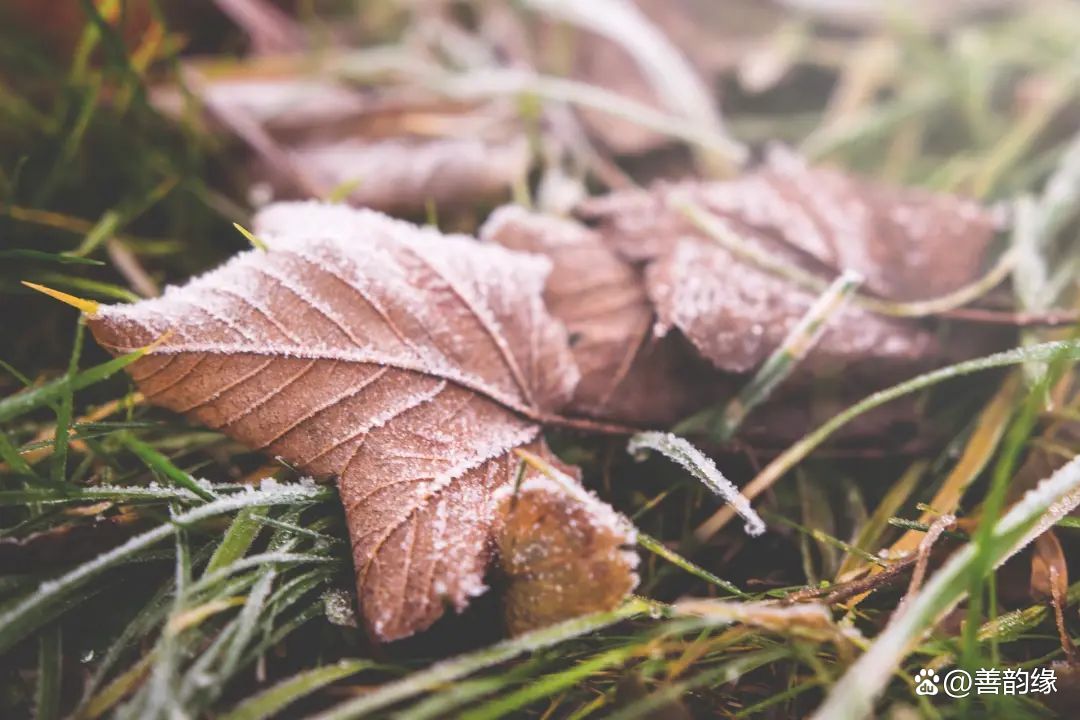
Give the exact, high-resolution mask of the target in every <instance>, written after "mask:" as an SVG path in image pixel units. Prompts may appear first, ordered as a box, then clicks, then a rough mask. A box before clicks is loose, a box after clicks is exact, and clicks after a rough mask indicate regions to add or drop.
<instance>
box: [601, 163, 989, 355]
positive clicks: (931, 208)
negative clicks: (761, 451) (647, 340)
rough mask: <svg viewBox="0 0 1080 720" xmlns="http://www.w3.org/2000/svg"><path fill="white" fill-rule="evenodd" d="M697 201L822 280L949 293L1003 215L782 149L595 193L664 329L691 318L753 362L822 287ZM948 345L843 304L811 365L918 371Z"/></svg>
mask: <svg viewBox="0 0 1080 720" xmlns="http://www.w3.org/2000/svg"><path fill="white" fill-rule="evenodd" d="M685 201H691V202H693V203H696V204H697V205H699V206H700V207H702V208H704V209H707V210H708V211H710V212H711V213H713V214H714V215H715V217H716V219H717V221H718V222H719V223H721V224H723V225H724V226H725V227H727V228H728V229H729V230H730V232H731V233H732V234H734V235H736V236H738V237H739V238H740V240H741V241H742V242H744V243H745V244H746V245H747V246H749V247H751V248H754V249H756V250H758V251H763V252H765V253H767V254H768V255H770V256H771V257H773V258H777V259H780V260H782V261H783V262H785V263H786V264H787V265H789V266H794V267H797V268H799V269H801V270H802V271H804V272H809V273H812V274H814V275H816V276H818V277H819V278H821V279H822V280H825V279H829V278H831V277H832V276H834V275H835V274H836V273H838V272H839V271H840V270H842V269H852V270H855V271H857V272H859V273H860V274H862V275H863V276H864V277H865V278H866V285H867V288H868V289H869V290H870V291H872V292H875V293H877V294H879V295H881V296H883V297H886V298H889V299H894V300H905V301H906V300H913V299H921V298H926V297H931V296H938V295H941V294H944V293H947V292H950V291H953V290H956V289H957V288H959V287H961V286H963V285H965V284H967V283H970V282H972V281H973V280H975V279H976V278H977V277H978V273H979V271H980V268H981V264H982V262H983V256H984V253H985V250H986V248H987V246H988V245H989V243H990V241H991V240H992V238H993V235H994V232H995V230H996V227H997V219H996V217H995V215H994V213H991V212H989V211H986V210H984V209H982V208H981V207H980V206H978V205H977V204H975V203H972V202H968V201H965V200H961V199H959V198H955V197H951V196H943V195H933V194H930V193H927V192H924V191H920V190H914V189H906V188H905V189H900V188H886V187H884V186H879V185H877V184H875V183H872V182H870V181H867V180H864V179H860V178H856V177H854V176H850V175H846V174H844V173H840V172H838V171H833V170H819V169H814V168H810V167H808V166H806V165H805V163H803V162H802V161H801V160H800V159H798V158H796V157H794V156H792V155H791V154H790V153H787V152H784V151H774V152H772V153H771V154H770V159H769V161H768V163H767V164H766V165H765V166H764V167H763V168H762V169H760V170H758V171H756V172H753V173H750V174H748V175H746V176H744V177H742V178H739V179H737V180H732V181H728V182H718V183H679V184H667V185H664V184H661V185H659V186H657V187H655V188H653V189H652V190H633V191H626V192H620V193H614V194H612V195H609V196H607V197H604V198H598V199H594V200H590V201H587V202H586V203H584V204H583V205H582V207H581V208H580V214H581V215H583V216H584V217H585V218H587V219H589V220H591V221H593V222H595V223H598V230H599V231H600V232H601V233H602V234H603V236H604V237H605V238H606V239H607V241H608V242H609V243H610V244H611V245H612V246H613V247H615V248H617V249H618V251H619V252H620V253H621V254H622V255H623V256H624V257H626V258H627V259H629V260H632V261H635V262H641V263H647V264H648V267H647V271H646V279H647V284H648V289H649V295H650V298H651V299H652V301H653V302H654V304H655V307H656V310H657V313H658V316H659V321H660V322H659V329H660V331H661V332H664V331H666V330H667V329H668V328H671V327H676V328H678V329H680V330H681V331H682V332H683V333H685V334H686V336H687V337H688V338H689V339H690V341H691V342H692V343H693V344H694V345H695V347H697V349H698V350H699V351H700V352H701V354H702V355H703V356H704V357H706V358H708V359H709V360H710V361H711V362H712V363H714V364H715V365H716V366H717V367H719V368H722V369H725V370H729V371H734V372H743V371H747V370H750V369H752V368H754V367H756V366H757V365H758V364H759V363H760V362H761V361H762V360H763V359H764V358H765V357H766V356H767V355H768V354H769V353H770V352H771V351H772V350H773V349H774V348H776V347H777V345H778V344H779V343H780V341H781V340H782V338H783V337H784V335H785V334H786V333H787V331H788V330H789V329H790V328H791V326H792V325H793V324H794V323H795V322H796V321H797V320H798V319H799V318H800V317H801V316H802V315H803V314H804V312H805V311H806V309H807V308H808V307H809V306H810V303H811V302H812V301H813V299H814V297H815V295H814V294H813V293H812V292H810V291H808V290H805V289H802V288H800V287H797V286H795V285H794V284H793V283H791V282H789V281H787V280H785V279H781V278H780V277H778V276H776V275H775V274H773V273H772V272H770V271H768V270H766V269H762V268H758V267H756V266H754V265H752V264H751V263H750V262H747V261H744V260H741V259H737V258H736V257H735V256H734V255H733V254H732V253H730V252H729V251H728V250H727V249H725V248H723V247H721V246H720V244H719V243H716V242H715V241H713V240H712V239H711V238H706V237H703V236H702V235H701V232H700V231H699V230H698V229H697V228H696V227H695V226H694V225H693V224H691V222H690V220H689V219H688V218H687V217H686V215H685V214H684V211H683V210H682V209H681V208H680V207H679V203H680V202H685ZM937 352H938V348H937V345H936V342H935V338H934V337H933V336H932V335H931V334H930V333H929V332H927V331H926V330H925V329H923V328H922V327H921V326H920V325H919V324H918V323H916V322H912V321H908V320H896V319H890V318H885V317H882V316H880V315H876V314H872V313H870V312H867V311H864V310H861V309H859V308H857V307H849V308H846V309H845V310H844V311H842V313H841V314H840V315H839V316H838V317H837V318H834V319H833V321H832V322H831V323H830V326H829V329H828V330H827V331H826V334H825V336H824V337H823V338H822V340H821V342H820V343H819V344H818V346H817V347H816V348H815V349H814V350H813V351H812V352H811V353H810V355H809V357H808V358H807V367H809V368H811V369H813V368H817V367H825V368H837V367H843V368H845V370H850V369H851V363H852V362H856V361H864V363H865V364H867V365H872V366H873V367H874V372H875V373H877V374H880V373H881V370H882V368H883V367H884V368H889V367H894V368H896V367H899V368H903V369H904V370H905V372H910V370H912V369H913V366H918V365H919V364H920V363H923V362H925V360H926V359H927V358H930V357H932V356H933V355H934V354H935V353H937Z"/></svg>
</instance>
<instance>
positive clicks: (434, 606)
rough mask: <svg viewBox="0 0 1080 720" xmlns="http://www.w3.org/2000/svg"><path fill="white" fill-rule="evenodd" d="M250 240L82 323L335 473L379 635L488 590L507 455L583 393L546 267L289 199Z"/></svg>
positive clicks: (291, 453)
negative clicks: (199, 271)
mask: <svg viewBox="0 0 1080 720" xmlns="http://www.w3.org/2000/svg"><path fill="white" fill-rule="evenodd" d="M257 227H258V228H259V232H260V233H261V235H262V238H263V240H264V241H265V242H266V244H267V245H268V247H269V250H268V251H266V252H263V251H258V250H253V251H249V252H246V253H244V254H242V255H240V256H238V257H236V258H234V259H233V260H232V261H230V262H228V263H226V264H225V265H224V266H222V267H221V268H218V269H217V270H214V271H212V272H210V273H207V274H206V275H204V276H202V277H199V278H197V279H195V280H193V281H191V282H190V283H188V284H187V285H185V286H183V287H177V288H170V289H169V290H168V291H166V293H165V294H164V295H163V296H162V297H160V298H157V299H154V300H147V301H144V302H141V303H137V304H135V305H131V306H113V307H104V308H102V309H101V310H100V312H99V313H98V314H97V315H95V316H94V317H92V318H90V320H89V324H90V327H91V330H92V331H93V333H94V335H95V337H96V338H97V340H98V342H99V343H100V344H102V345H103V346H104V347H106V348H107V349H109V350H110V351H111V352H113V353H117V354H119V353H126V352H129V351H131V350H133V349H134V348H137V347H140V346H143V345H145V344H147V343H148V342H149V341H151V340H153V339H156V338H159V337H160V336H161V335H162V334H163V333H165V332H166V331H172V334H171V335H169V336H168V337H167V338H166V339H165V340H164V341H163V342H162V344H161V345H160V347H159V349H158V350H157V351H156V352H155V353H154V354H153V355H150V356H147V357H144V358H142V359H140V360H139V361H138V362H136V363H134V364H133V365H132V366H131V367H130V368H129V369H130V372H131V374H132V376H133V377H134V378H135V380H136V382H137V383H138V385H139V386H140V388H141V389H142V391H143V392H144V394H145V395H146V397H147V399H149V400H150V401H152V402H154V403H157V404H159V405H163V406H165V407H167V408H170V409H172V410H175V411H177V412H183V413H187V414H189V415H190V416H191V417H192V418H194V419H196V420H198V421H199V422H202V423H203V424H205V425H207V426H209V427H211V428H214V429H217V430H220V431H222V432H225V433H227V434H229V435H230V436H232V437H234V438H236V439H238V440H240V441H241V442H243V443H245V444H247V445H249V446H251V447H254V448H263V449H265V450H266V452H268V453H271V454H274V455H278V456H281V457H283V458H286V459H287V460H289V461H290V462H292V463H294V464H296V465H297V466H299V467H301V468H303V469H304V470H305V471H307V472H311V473H314V474H322V475H331V474H332V475H335V476H337V478H338V485H339V488H340V490H341V497H342V501H343V503H344V505H345V510H346V514H347V517H348V524H349V532H350V535H351V538H352V543H353V555H354V560H355V567H356V579H357V588H358V594H359V598H360V602H361V609H362V612H363V615H364V618H365V620H366V623H367V626H368V628H369V630H370V632H371V633H372V634H373V635H374V636H375V637H376V638H379V639H381V640H391V639H395V638H400V637H403V636H406V635H409V634H411V633H413V632H416V631H417V630H420V629H423V628H425V627H427V626H429V625H430V624H431V623H432V622H434V621H435V620H436V619H437V618H438V617H439V616H440V615H441V614H442V613H443V609H444V603H447V604H450V605H453V606H454V607H455V608H457V609H459V610H460V609H461V608H463V607H464V606H465V605H466V604H467V603H468V601H469V598H470V597H471V596H474V595H476V594H478V593H480V592H482V591H483V590H484V589H485V588H484V586H483V584H482V580H483V575H484V570H485V568H486V565H487V559H488V553H489V549H490V542H491V531H492V524H493V522H494V517H495V515H494V512H495V506H494V503H493V500H492V493H493V492H494V491H495V490H496V489H497V488H498V487H500V486H502V485H504V484H506V483H508V482H509V481H510V480H511V478H512V475H513V474H514V469H515V468H516V467H517V460H516V459H515V458H513V456H511V455H509V454H508V451H509V450H511V449H512V448H515V447H519V446H522V445H526V444H528V443H531V442H533V441H534V440H535V439H536V437H537V435H538V433H539V426H538V422H537V421H538V420H541V419H543V418H544V417H545V416H546V415H548V414H550V413H552V412H553V411H555V410H557V409H558V408H559V407H561V406H562V405H564V404H565V403H566V401H567V400H568V399H569V398H570V395H571V393H572V391H573V388H574V385H575V383H576V382H577V379H578V373H577V369H576V367H575V365H574V362H573V358H572V357H571V356H570V353H569V350H568V348H567V341H566V335H565V330H564V329H563V328H562V326H561V325H559V324H558V323H557V322H555V321H554V320H552V318H551V317H550V316H549V315H548V314H547V311H546V310H545V309H544V306H543V302H542V299H541V291H542V288H543V283H544V279H545V276H546V275H547V272H548V264H547V262H546V261H544V260H542V259H540V258H535V257H529V256H525V255H521V254H516V253H512V252H510V251H507V250H505V249H503V248H499V247H496V246H484V245H480V244H478V243H476V242H474V241H472V240H471V239H469V238H463V237H452V236H443V235H441V234H439V233H437V232H435V231H432V230H422V229H419V228H417V227H415V226H412V225H410V224H407V223H403V222H399V221H394V220H391V219H389V218H386V217H384V216H381V215H379V214H377V213H374V212H370V211H354V210H350V209H348V208H345V207H343V206H324V205H319V204H315V203H307V204H294V205H280V206H276V207H273V208H271V209H269V210H267V211H266V212H265V213H264V214H263V215H262V216H261V217H260V218H259V222H258V224H257Z"/></svg>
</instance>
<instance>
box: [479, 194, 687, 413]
mask: <svg viewBox="0 0 1080 720" xmlns="http://www.w3.org/2000/svg"><path fill="white" fill-rule="evenodd" d="M480 237H481V239H482V240H485V241H487V242H494V243H498V244H500V245H503V246H504V247H508V248H510V249H512V250H520V251H523V252H529V253H536V254H540V255H544V256H545V257H547V258H549V259H550V260H551V263H552V272H551V275H549V276H548V281H547V285H546V286H545V289H544V301H545V303H546V304H547V307H548V310H549V311H550V312H551V314H552V315H554V316H555V317H556V318H558V319H559V320H561V321H562V322H563V324H564V325H566V329H567V331H568V332H569V333H570V347H571V350H572V352H573V354H574V359H575V360H576V361H577V365H578V368H579V369H580V370H581V382H580V383H578V386H577V390H576V391H575V393H574V399H573V402H572V404H571V406H570V407H571V409H572V410H573V411H575V412H578V413H584V414H587V415H592V416H597V417H608V418H613V419H618V420H620V421H622V422H636V423H642V424H649V423H657V424H660V423H667V422H671V421H673V420H676V419H679V418H680V417H682V416H684V415H686V414H687V413H689V412H690V411H691V410H692V409H693V408H694V407H695V406H696V405H697V404H699V403H700V402H701V388H700V387H699V388H694V387H693V385H692V383H691V382H688V380H689V379H690V378H694V377H699V378H700V379H701V380H702V381H703V384H707V383H708V380H707V379H706V378H702V377H700V376H701V374H702V373H701V368H698V367H695V363H694V362H693V359H692V358H689V357H687V354H686V353H685V352H684V351H683V348H682V347H681V346H680V345H681V344H680V343H679V341H678V338H674V337H672V338H663V339H658V338H654V337H652V333H651V332H650V331H651V328H652V325H653V321H654V316H655V313H654V310H653V307H652V303H651V302H650V301H649V298H648V297H647V294H646V291H645V283H644V278H643V276H642V272H641V270H640V269H639V268H637V267H634V266H633V265H631V264H630V263H628V262H627V261H625V260H623V259H622V258H620V257H619V256H618V255H617V254H616V253H615V252H614V251H613V250H612V249H611V248H610V247H609V246H608V245H607V244H605V243H604V241H603V238H602V237H601V236H600V235H599V233H596V232H594V231H592V230H589V229H588V228H586V227H584V226H583V225H581V224H580V223H577V222H574V221H573V220H567V219H562V218H557V217H552V216H545V215H540V214H537V213H531V212H529V211H527V210H525V209H523V208H521V207H520V206H516V205H507V206H504V207H502V208H500V209H499V210H497V211H496V212H495V213H493V214H492V216H491V217H490V218H489V219H488V221H487V223H486V224H485V225H484V227H483V228H481V231H480Z"/></svg>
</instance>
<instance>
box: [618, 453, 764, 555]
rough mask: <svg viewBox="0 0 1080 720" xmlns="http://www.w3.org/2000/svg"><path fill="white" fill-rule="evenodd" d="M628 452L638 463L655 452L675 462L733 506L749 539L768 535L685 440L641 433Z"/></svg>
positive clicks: (724, 480)
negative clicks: (637, 459)
mask: <svg viewBox="0 0 1080 720" xmlns="http://www.w3.org/2000/svg"><path fill="white" fill-rule="evenodd" d="M626 450H627V452H629V453H630V454H631V455H633V456H635V457H637V458H639V459H640V458H641V457H642V456H643V455H644V454H645V453H646V452H647V451H649V450H655V451H656V452H659V453H661V454H663V455H664V456H665V457H667V458H669V459H670V460H674V461H675V462H677V463H678V464H679V465H682V466H683V467H684V468H685V469H686V470H687V471H688V472H689V473H690V474H691V475H693V476H694V477H696V478H697V479H698V480H700V481H701V482H702V483H703V484H704V485H705V487H707V488H709V489H710V490H712V491H713V493H715V494H716V495H717V496H719V497H720V498H721V499H723V500H724V501H726V502H727V503H728V504H729V505H731V507H732V509H734V510H735V512H737V513H738V514H739V515H740V516H741V517H742V519H743V520H745V521H746V525H745V529H746V533H747V534H748V535H752V536H757V535H761V534H762V533H763V532H765V522H764V521H763V520H762V519H761V517H760V516H758V514H757V513H756V512H754V509H753V508H752V507H750V501H749V500H747V499H746V498H745V497H743V495H742V494H741V493H740V492H739V489H738V488H737V487H735V485H734V484H733V483H732V482H731V481H730V480H728V479H727V478H726V477H724V476H723V475H722V474H721V473H720V471H719V470H717V468H716V463H714V462H713V461H712V458H709V457H706V456H705V455H704V454H703V453H702V452H701V451H700V450H698V449H697V448H696V447H694V446H693V445H691V444H690V443H689V442H687V441H686V440H684V439H683V438H681V437H678V436H676V435H672V434H671V433H660V432H643V433H638V434H637V435H634V436H633V437H632V438H630V442H629V444H627V446H626Z"/></svg>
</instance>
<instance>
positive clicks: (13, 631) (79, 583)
mask: <svg viewBox="0 0 1080 720" xmlns="http://www.w3.org/2000/svg"><path fill="white" fill-rule="evenodd" d="M328 496H329V495H328V494H327V493H326V491H324V490H321V489H319V488H312V487H305V486H302V485H296V486H285V487H277V488H273V489H270V490H254V491H251V492H246V493H238V494H236V495H233V496H230V497H226V498H221V499H219V500H215V501H213V502H210V503H207V504H205V505H202V506H200V507H197V508H195V509H193V510H189V511H187V512H185V513H181V514H179V515H177V516H176V517H175V518H173V520H172V522H170V523H168V524H165V525H160V526H158V527H156V528H154V529H153V530H150V531H148V532H145V533H143V534H141V535H137V536H135V537H133V538H131V539H129V540H128V541H127V542H125V543H123V544H122V545H118V546H117V547H115V548H113V549H112V550H109V551H108V552H106V553H103V554H101V555H99V556H98V557H97V558H95V559H94V560H91V561H90V562H87V563H83V564H82V565H79V566H78V567H76V568H74V569H73V570H71V571H70V572H68V573H66V574H65V575H62V576H61V577H60V578H58V579H56V580H53V581H50V582H46V583H42V585H41V587H39V588H38V590H37V591H36V592H34V593H33V594H31V595H30V596H29V597H26V598H24V599H22V600H21V601H20V602H18V603H17V604H16V605H15V606H14V607H13V608H11V609H10V610H7V611H6V612H4V613H2V614H0V653H3V652H7V650H9V649H10V648H11V646H12V645H14V644H15V643H16V642H18V641H19V640H21V639H22V638H24V637H26V635H28V634H29V633H31V632H33V631H34V630H35V629H36V628H38V627H40V626H41V624H42V623H43V622H45V621H46V620H47V619H48V617H49V614H48V613H49V611H50V610H51V609H52V608H53V607H54V606H55V605H56V604H57V603H61V602H63V601H64V599H65V598H67V597H68V596H70V595H71V594H72V593H74V592H76V591H78V590H79V589H80V588H82V587H83V586H85V585H86V583H88V582H89V581H90V580H92V579H93V578H95V577H97V576H99V575H101V574H102V573H103V572H105V571H106V570H108V569H109V568H111V567H113V566H115V565H117V564H118V563H120V562H123V561H125V560H127V559H130V558H131V557H132V556H134V555H135V554H136V553H138V552H140V551H142V550H145V549H146V548H149V547H152V546H153V545H155V544H157V543H159V542H161V541H162V540H165V539H166V538H168V537H170V536H172V535H173V533H175V532H176V529H177V528H178V527H182V526H184V525H189V524H194V523H198V522H201V521H203V520H206V519H207V518H211V517H215V516H217V515H223V514H225V513H229V512H234V511H236V510H240V509H243V508H245V507H256V506H260V505H287V504H291V503H296V502H310V501H312V500H317V499H321V498H323V497H328Z"/></svg>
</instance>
